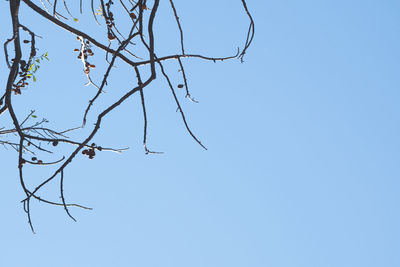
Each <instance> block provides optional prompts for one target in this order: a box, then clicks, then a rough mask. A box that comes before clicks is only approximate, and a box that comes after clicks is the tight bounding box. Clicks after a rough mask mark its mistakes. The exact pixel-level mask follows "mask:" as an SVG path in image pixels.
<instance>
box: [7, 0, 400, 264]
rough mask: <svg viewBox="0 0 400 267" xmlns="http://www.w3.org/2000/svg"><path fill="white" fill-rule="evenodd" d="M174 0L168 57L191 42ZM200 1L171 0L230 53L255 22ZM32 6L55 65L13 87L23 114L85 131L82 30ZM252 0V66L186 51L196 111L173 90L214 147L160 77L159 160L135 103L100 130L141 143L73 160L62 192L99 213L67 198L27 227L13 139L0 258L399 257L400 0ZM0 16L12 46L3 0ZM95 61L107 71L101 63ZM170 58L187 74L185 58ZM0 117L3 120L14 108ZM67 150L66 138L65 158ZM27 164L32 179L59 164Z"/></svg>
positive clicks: (195, 28)
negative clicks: (24, 86) (48, 19)
mask: <svg viewBox="0 0 400 267" xmlns="http://www.w3.org/2000/svg"><path fill="white" fill-rule="evenodd" d="M36 2H38V3H39V1H36ZM116 2H117V1H116ZM162 2H163V3H162V5H161V7H160V12H161V13H160V17H159V18H158V19H157V20H156V27H157V29H158V30H159V33H160V36H159V38H158V39H157V40H156V42H157V48H158V49H159V51H160V52H159V55H162V54H167V53H174V51H179V50H178V49H179V46H178V43H177V42H176V37H177V36H178V34H177V32H176V24H175V23H174V20H173V19H171V17H170V15H171V10H170V9H169V8H168V5H167V3H168V1H162ZM194 2H196V1H176V6H177V9H178V11H180V14H181V15H180V17H181V22H182V24H183V29H184V31H185V38H186V50H187V52H189V51H192V52H194V53H197V52H203V53H206V54H208V55H212V56H213V55H229V54H231V53H232V52H235V50H236V47H237V46H239V45H242V44H243V42H244V37H245V33H246V30H247V18H246V16H245V15H244V14H243V13H242V7H241V4H240V1H239V0H237V1H236V0H235V1H233V0H221V1H206V2H204V1H203V2H201V3H194ZM21 5H22V8H21V23H23V24H25V25H30V26H31V29H32V30H34V31H35V32H36V33H37V34H38V35H41V36H43V37H44V39H43V40H39V41H38V45H39V46H38V47H39V48H40V49H41V50H40V52H43V53H44V52H46V51H47V52H49V57H50V61H49V62H46V63H43V65H42V68H41V69H40V71H39V72H38V75H37V76H38V77H37V78H38V82H37V83H35V84H33V85H32V86H31V87H30V88H29V90H27V91H25V92H23V94H22V95H21V96H18V97H14V103H15V106H16V108H17V110H18V116H19V117H20V118H23V117H24V116H25V115H26V114H27V112H29V110H31V109H35V110H36V114H37V115H38V117H40V118H42V117H45V118H46V119H48V120H49V121H50V125H49V126H52V127H55V128H58V129H60V128H61V129H64V128H69V127H74V126H78V125H79V124H80V120H81V114H82V111H83V109H84V106H85V104H86V103H87V101H88V99H89V98H90V97H91V96H92V95H93V94H94V92H95V89H94V88H93V87H84V86H83V84H84V83H85V77H84V75H83V73H82V68H81V65H80V63H79V61H76V54H74V52H73V51H72V50H73V49H74V48H75V47H78V43H77V42H76V40H75V36H73V35H71V34H69V33H67V32H65V31H63V30H61V29H59V28H58V27H56V26H50V25H48V24H46V23H45V20H44V19H41V18H40V17H39V16H38V15H36V14H34V13H33V12H31V11H29V10H28V9H27V8H26V7H25V6H24V5H23V4H21ZM209 5H211V7H210V6H209ZM248 6H249V9H250V10H251V11H252V13H253V16H254V20H255V22H256V37H255V40H254V44H253V46H252V47H251V49H250V50H249V52H248V54H247V56H246V58H245V63H244V64H240V63H239V61H237V60H234V61H230V62H224V63H217V64H214V63H209V62H201V61H198V60H185V65H186V68H187V69H186V71H187V72H188V78H189V82H190V85H191V90H192V94H193V96H194V97H195V98H196V99H198V100H200V104H192V103H189V102H188V101H185V100H184V98H183V97H184V93H183V92H182V91H179V97H181V99H182V101H183V103H184V108H185V110H186V113H187V117H188V119H189V121H190V125H191V126H192V128H193V130H194V132H195V133H196V134H197V135H198V137H199V138H200V139H201V140H202V141H203V142H204V144H205V145H206V146H207V147H208V148H209V150H208V151H204V150H202V149H201V148H200V147H199V146H198V145H197V144H196V143H195V142H193V140H192V139H191V138H190V137H189V135H188V134H187V133H186V132H185V129H184V127H183V124H182V122H181V121H180V118H179V114H178V113H176V112H175V109H176V107H175V105H174V103H173V98H172V97H171V95H170V93H169V91H168V90H169V89H168V87H167V85H166V84H165V82H164V81H163V80H162V79H161V77H160V76H159V80H158V81H156V82H155V83H154V85H152V86H151V87H149V88H147V90H146V96H147V99H148V102H147V104H148V109H149V147H150V148H151V149H153V150H158V151H164V152H165V154H163V155H149V156H146V155H144V153H143V149H142V146H141V136H142V123H143V122H142V117H141V113H140V103H139V99H138V96H135V97H133V98H132V99H131V100H129V101H127V102H126V103H124V104H123V105H122V106H121V107H120V108H119V109H118V110H117V111H114V112H113V113H112V114H110V116H109V117H107V119H105V120H104V123H103V125H102V128H101V131H100V132H99V135H98V137H97V138H96V142H98V143H101V144H103V145H104V146H113V147H125V146H129V147H130V150H129V151H127V152H124V153H123V154H122V155H118V154H113V153H99V154H98V155H97V156H96V159H95V160H93V161H90V160H88V159H87V158H85V157H83V156H80V157H78V158H77V159H76V160H75V161H74V162H73V164H71V166H70V167H69V168H68V169H67V170H66V181H65V191H66V192H65V194H66V198H67V200H68V201H70V202H78V203H80V204H84V205H88V206H90V207H93V208H94V210H93V211H82V210H78V209H72V210H71V211H72V213H73V215H74V216H75V217H76V218H77V219H78V222H77V223H74V222H73V221H71V220H70V219H69V218H68V217H67V216H66V214H65V212H64V211H63V209H62V208H57V207H51V206H47V205H43V204H41V203H36V202H35V203H34V204H32V217H33V221H34V226H35V228H36V231H37V234H36V235H33V234H32V233H31V232H30V228H29V226H28V224H27V219H26V216H25V213H24V212H23V210H22V206H21V205H20V203H19V201H20V200H21V199H22V198H23V192H22V190H21V189H20V185H19V181H18V175H17V168H16V165H17V163H16V159H17V155H16V154H15V153H13V152H12V151H11V150H8V151H7V150H4V149H2V151H1V165H0V166H1V183H0V210H1V220H0V255H1V256H0V265H1V266H11V267H14V266H15V267H19V266H28V265H29V266H33V267H36V266H38V267H39V266H57V267H69V266H77V267H80V266H82V267H83V266H141V267H150V266H151V267H153V266H154V267H158V266H160V267H167V266H171V267H181V266H182V267H184V266H185V267H187V266H190V267H197V266H198V267H211V266H216V267H217V266H218V267H225V266H226V267H239V266H240V267H242V266H250V267H266V266H273V267H293V266H296V267H303V266H304V267H310V266H316V267H331V266H332V267H337V266H340V267H347V266H348V267H369V266H371V267H372V266H374V267H375V266H384V267H398V266H400V253H399V251H400V241H399V240H400V230H399V225H400V216H399V210H400V209H399V200H400V197H399V187H400V183H399V177H400V167H399V166H400V165H399V160H400V155H399V153H400V152H399V151H400V141H399V140H400V127H399V123H400V119H399V117H400V105H399V103H400V91H399V90H400V74H399V73H400V68H399V67H400V37H399V33H400V14H399V10H400V2H399V1H394V0H392V1H389V0H386V1H377V0H375V1H372V0H371V1H368V0H367V1H365V0H363V1H361V0H354V1H342V0H340V1H337V0H336V1H330V0H324V1H310V0H308V1H307V0H306V1H293V0H292V1H290V0H287V1H262V0H248ZM86 8H88V7H86ZM71 9H72V12H73V13H74V14H77V15H76V16H77V17H78V18H79V19H80V22H79V23H75V24H73V25H74V26H76V27H81V28H84V26H85V24H86V23H87V27H90V29H91V31H92V32H96V31H99V30H100V29H101V28H99V27H98V26H96V25H95V24H94V23H93V19H92V18H91V17H87V18H85V16H83V15H79V14H78V9H77V8H76V7H71ZM86 10H87V9H86ZM0 25H3V26H2V27H1V31H0V37H1V38H0V39H1V40H3V41H5V40H6V38H9V37H10V36H11V28H10V17H9V13H8V2H6V1H1V3H0ZM100 31H102V30H100ZM98 36H100V35H98ZM60 40H61V42H60ZM96 51H97V50H96ZM97 56H98V58H96V59H95V60H96V61H95V63H96V65H97V66H99V67H98V68H97V69H96V72H95V73H93V77H94V78H96V79H97V80H99V79H100V78H101V70H102V68H100V66H101V65H103V66H104V60H103V59H102V57H103V54H102V53H100V52H98V55H97ZM2 61H3V62H2V64H1V65H0V78H1V81H2V84H3V85H5V83H6V78H7V69H6V64H5V63H4V57H2ZM117 63H118V64H117V65H118V66H119V69H116V70H114V72H113V74H112V75H111V77H110V86H109V87H107V89H106V90H107V94H106V95H104V96H103V97H102V98H101V101H100V102H99V105H98V107H97V108H98V109H96V108H95V110H101V108H102V107H104V106H106V105H107V104H108V103H111V101H112V99H115V98H116V97H117V96H118V95H120V94H121V93H123V92H124V91H126V90H128V89H129V88H131V87H132V86H134V85H135V83H134V79H133V78H132V77H131V76H132V75H133V74H132V71H131V70H129V69H128V68H124V67H123V65H124V64H123V63H121V62H120V61H118V62H117ZM166 67H167V69H168V71H169V73H171V75H172V77H173V78H174V82H175V84H177V83H180V79H179V76H178V75H177V69H178V67H177V65H176V64H175V63H173V62H170V63H168V64H166ZM103 69H104V68H103ZM96 75H97V76H96ZM106 96H107V97H106ZM107 99H108V100H107ZM91 119H93V117H91ZM0 123H1V124H0V126H1V125H7V123H9V121H8V119H7V118H6V116H2V117H1V118H0ZM90 127H92V121H91V122H90V123H88V130H89V129H90ZM70 150H71V148H70V147H68V146H59V147H57V151H58V152H59V153H60V154H63V152H64V153H65V152H67V151H70ZM43 158H44V159H47V158H48V156H46V155H43ZM26 170H27V173H29V175H27V177H26V179H27V181H28V184H32V185H33V184H34V182H35V181H36V182H37V181H39V180H40V179H43V178H44V176H43V175H48V174H49V173H50V170H46V169H39V170H35V169H33V168H31V169H28V167H27V168H26ZM57 189H58V184H57V182H54V183H52V184H51V185H49V187H48V188H47V189H46V190H44V191H43V194H44V195H47V196H49V197H51V198H53V199H57V198H58V195H57Z"/></svg>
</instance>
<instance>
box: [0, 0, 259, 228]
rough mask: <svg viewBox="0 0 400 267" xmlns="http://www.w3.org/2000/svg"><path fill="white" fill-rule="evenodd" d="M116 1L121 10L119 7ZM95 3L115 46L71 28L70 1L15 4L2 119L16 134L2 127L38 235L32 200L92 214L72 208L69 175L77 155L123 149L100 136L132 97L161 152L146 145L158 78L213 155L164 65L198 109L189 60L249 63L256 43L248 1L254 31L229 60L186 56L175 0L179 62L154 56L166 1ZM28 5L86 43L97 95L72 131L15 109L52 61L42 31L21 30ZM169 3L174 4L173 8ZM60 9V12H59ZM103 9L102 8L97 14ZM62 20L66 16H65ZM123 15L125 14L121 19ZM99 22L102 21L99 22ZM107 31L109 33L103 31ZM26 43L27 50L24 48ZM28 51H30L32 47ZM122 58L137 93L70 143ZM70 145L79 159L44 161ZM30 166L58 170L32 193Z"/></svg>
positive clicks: (80, 51)
mask: <svg viewBox="0 0 400 267" xmlns="http://www.w3.org/2000/svg"><path fill="white" fill-rule="evenodd" d="M114 1H115V2H116V3H114ZM114 1H112V0H97V1H94V0H91V1H90V9H91V13H92V15H93V17H94V19H95V20H96V21H97V22H98V24H99V27H101V25H100V24H101V23H102V25H105V27H106V31H105V32H106V34H107V40H108V44H104V43H102V42H100V41H98V40H96V39H95V38H94V37H92V35H91V34H89V33H88V32H83V31H80V30H78V29H76V28H74V27H72V26H71V25H69V24H68V23H67V22H68V21H69V19H68V17H71V18H74V17H73V16H72V14H71V13H70V10H69V9H68V5H67V4H68V3H67V1H66V0H62V1H61V0H60V1H57V0H40V1H37V2H38V3H37V4H35V3H34V1H33V0H9V6H10V14H11V24H12V30H13V32H12V36H11V38H10V39H8V40H6V42H5V43H4V53H5V59H6V64H7V66H8V68H9V75H8V80H7V85H6V87H5V91H4V93H3V94H2V95H1V98H0V116H2V115H6V116H7V115H8V116H9V118H10V119H11V121H12V125H10V126H9V127H3V128H0V144H2V145H3V146H5V147H11V148H13V149H14V150H15V151H16V153H18V164H17V166H18V172H19V179H20V183H21V187H22V189H23V191H24V193H25V195H26V197H25V198H24V199H23V200H22V203H23V207H24V210H25V212H26V214H27V217H28V222H29V225H30V227H31V229H32V231H34V228H33V224H32V220H31V210H30V203H31V201H32V200H33V199H36V200H38V201H41V202H44V203H46V204H49V205H56V206H60V207H62V208H64V209H65V212H66V213H67V214H68V216H69V217H70V218H71V219H73V220H75V219H74V217H73V216H72V215H71V213H70V208H71V207H79V208H83V209H89V208H87V207H84V206H81V205H78V204H70V203H67V202H66V200H65V197H64V190H63V185H64V170H65V169H66V168H67V166H68V165H69V164H70V163H71V162H72V160H73V159H74V158H75V157H76V155H77V154H78V153H82V154H84V155H86V156H87V157H89V158H90V159H93V158H94V157H95V155H96V153H98V152H99V151H113V152H121V151H122V150H123V149H114V148H106V147H103V146H100V145H98V144H95V143H93V141H92V140H93V138H94V137H95V136H96V134H97V132H98V131H99V129H100V126H101V123H102V120H103V118H104V117H106V116H107V115H108V114H109V113H110V112H111V111H112V110H114V109H116V108H117V107H118V106H119V105H121V104H122V103H123V102H124V101H126V100H127V99H128V98H130V97H131V96H133V95H134V94H139V97H140V100H141V105H142V111H143V117H144V126H143V146H144V151H145V153H146V154H148V153H157V152H152V151H150V150H149V149H148V147H147V144H146V137H147V115H146V105H145V94H144V92H145V90H144V89H145V88H146V87H147V86H149V85H150V84H151V83H152V82H153V81H154V80H155V79H156V77H157V75H160V76H161V77H163V78H164V79H165V81H166V84H167V86H168V87H169V90H170V92H171V94H172V96H173V99H174V100H175V104H176V106H177V111H178V112H179V113H180V115H181V118H182V121H183V123H184V125H185V127H186V130H187V132H188V133H189V135H190V136H191V137H192V138H193V139H194V140H195V142H197V143H198V144H199V145H200V146H201V147H203V148H204V149H206V147H205V146H204V145H203V144H202V143H201V142H200V140H199V139H198V138H197V137H196V136H195V135H194V133H193V132H192V130H191V129H190V127H189V125H188V122H187V119H186V117H185V113H184V111H183V109H182V106H181V103H180V99H179V98H178V96H177V94H176V91H175V87H174V86H173V82H172V80H171V78H170V76H169V75H168V74H167V71H166V67H165V66H164V62H165V61H167V60H173V61H176V62H177V64H178V65H179V68H180V75H181V76H182V80H183V83H181V84H178V85H177V87H178V88H182V89H183V88H184V89H185V90H186V98H187V99H188V100H190V101H193V102H196V100H195V99H193V98H192V96H191V94H190V91H189V89H188V81H187V76H186V72H185V68H184V64H183V63H184V62H183V59H187V58H197V59H201V60H206V61H214V62H216V61H224V60H228V59H234V58H238V59H239V60H241V61H242V62H243V57H244V55H245V53H246V51H247V49H248V48H249V46H250V44H251V42H252V40H253V36H254V22H253V19H252V17H251V15H250V12H249V10H248V8H247V4H246V1H245V0H238V1H241V3H242V5H243V8H244V14H245V15H246V16H248V18H249V20H250V25H249V28H248V32H247V36H246V38H245V42H244V46H243V47H242V48H238V51H237V53H236V54H233V55H231V56H227V57H208V56H205V55H201V54H190V53H186V51H185V46H184V37H183V30H182V27H181V24H180V20H179V15H178V10H177V8H176V7H175V3H174V1H173V0H169V5H170V7H171V16H173V18H174V19H175V21H176V23H177V30H178V31H179V34H180V39H179V40H178V42H179V43H180V50H181V51H180V52H179V53H177V54H172V55H159V54H157V51H156V49H155V36H157V32H154V30H153V29H154V20H155V18H156V17H157V15H158V12H159V9H158V7H159V3H160V0H151V1H149V0H137V1H134V0H119V1H117V0H114ZM21 2H22V3H23V4H25V5H26V6H27V7H29V8H30V10H31V11H32V12H33V13H37V14H38V15H39V16H41V17H43V18H45V19H46V21H47V22H48V23H49V24H56V25H58V26H60V27H61V28H62V29H64V30H66V31H68V32H69V33H71V34H73V35H75V36H76V38H77V40H78V41H79V44H80V48H76V49H75V50H76V52H77V57H78V59H79V60H80V61H81V62H82V65H83V71H84V74H85V75H86V77H87V80H88V84H89V85H91V86H94V87H95V88H96V90H95V91H96V93H95V94H94V96H93V97H92V98H91V99H90V100H89V103H88V105H87V106H86V108H85V109H84V110H85V111H84V113H83V114H82V124H81V126H80V127H77V128H73V129H67V130H63V131H56V130H54V129H50V128H47V127H46V120H41V121H40V120H39V121H37V120H35V121H34V122H32V120H31V118H32V117H35V115H34V111H31V112H30V113H29V112H27V115H26V117H23V118H18V117H17V115H16V112H15V107H14V102H16V101H18V95H20V94H21V93H23V92H24V91H23V90H22V89H26V88H27V87H29V82H28V81H30V80H32V79H35V76H34V75H35V72H36V70H37V64H36V65H35V62H36V61H38V60H39V61H40V60H43V59H46V58H47V54H43V55H40V56H38V55H37V48H36V43H35V40H36V38H37V37H38V35H36V33H35V32H33V31H32V30H31V29H30V28H31V27H30V25H22V24H21V23H20V16H21V15H22V16H25V14H20V13H19V10H20V5H21ZM167 2H168V1H167ZM79 4H80V12H81V13H82V12H84V11H83V8H82V0H80V2H79ZM117 5H118V7H119V8H121V7H122V10H123V12H119V13H118V14H117V15H115V14H114V13H113V10H115V9H114V8H115V7H116V6H117ZM60 6H61V8H60ZM97 7H98V8H97ZM61 13H65V15H62V14H61ZM120 13H121V14H120ZM122 16H125V18H128V19H129V21H130V25H129V31H127V32H124V33H122V32H123V30H122V29H120V28H119V27H118V20H119V19H120V18H121V17H122ZM100 18H101V20H102V22H101V23H100ZM102 30H103V28H102ZM22 35H26V36H28V37H29V38H27V39H26V40H23V38H22V37H21V36H22ZM22 44H25V46H23V45H22ZM12 45H13V47H14V54H13V55H11V53H10V49H9V47H11V46H12ZM27 45H28V46H27ZM134 45H135V49H136V50H137V47H138V46H139V45H140V46H141V47H142V49H143V51H145V53H144V55H141V56H140V57H139V56H138V55H137V53H136V52H135V53H133V52H132V51H133V49H132V47H133V46H134ZM24 47H29V49H27V51H23V50H24ZM94 49H98V50H103V51H105V54H106V63H105V64H107V65H106V71H105V73H104V77H103V78H102V79H101V80H100V81H98V82H96V81H94V80H93V79H92V78H91V71H92V70H93V69H94V68H95V66H94V65H93V64H91V63H90V58H91V57H92V56H93V55H94V52H93V50H94ZM117 58H119V59H120V60H122V61H123V62H124V63H126V64H127V65H128V66H129V67H130V68H132V70H133V71H134V73H135V74H136V78H135V79H136V83H137V86H135V87H134V88H132V89H130V90H127V91H126V92H125V93H124V94H123V95H121V96H120V97H119V99H118V100H117V101H115V102H114V103H112V104H111V105H109V106H107V107H105V108H104V109H103V110H102V111H101V112H99V113H98V114H96V115H97V118H96V120H95V122H94V126H93V128H92V129H91V130H90V133H89V134H88V135H87V136H82V138H81V139H80V140H73V139H70V138H68V137H67V135H68V133H69V132H71V131H75V132H76V131H78V132H79V131H80V130H81V129H82V128H84V127H85V126H86V121H87V117H88V114H89V113H90V112H91V108H92V107H93V106H94V105H95V104H96V100H97V99H98V98H99V96H100V95H101V94H102V93H103V92H104V88H105V86H106V85H107V79H108V77H109V75H110V72H111V71H112V70H113V67H114V64H115V61H116V59H117ZM61 143H65V144H68V145H72V146H75V147H76V148H75V149H74V150H73V151H72V153H70V154H68V155H66V156H62V157H61V158H55V159H54V160H53V161H51V162H44V161H42V160H41V159H40V155H41V154H42V153H52V149H53V147H54V146H57V145H58V144H61ZM26 164H30V165H35V166H37V167H45V166H48V165H55V166H57V167H56V168H55V171H54V172H52V174H51V175H49V176H48V177H43V179H42V180H41V182H40V183H38V184H37V185H36V186H34V187H32V188H29V187H28V186H27V185H26V183H25V179H24V165H26ZM56 178H58V179H59V195H60V199H61V201H60V202H57V201H52V200H49V199H46V198H44V197H42V196H41V195H40V193H41V189H43V188H44V187H45V186H46V185H47V184H48V183H49V182H50V181H52V180H55V179H56Z"/></svg>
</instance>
